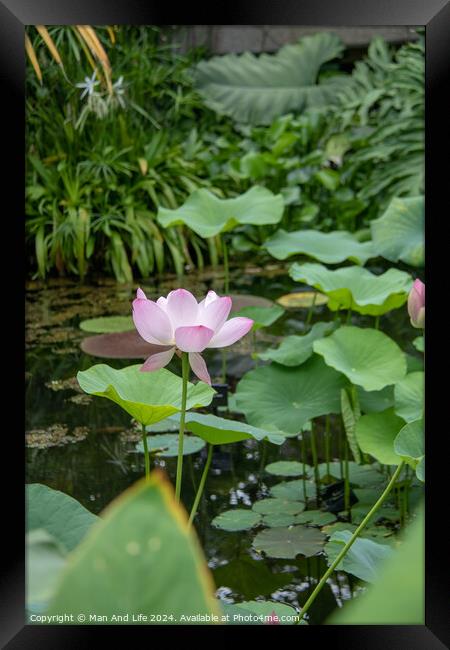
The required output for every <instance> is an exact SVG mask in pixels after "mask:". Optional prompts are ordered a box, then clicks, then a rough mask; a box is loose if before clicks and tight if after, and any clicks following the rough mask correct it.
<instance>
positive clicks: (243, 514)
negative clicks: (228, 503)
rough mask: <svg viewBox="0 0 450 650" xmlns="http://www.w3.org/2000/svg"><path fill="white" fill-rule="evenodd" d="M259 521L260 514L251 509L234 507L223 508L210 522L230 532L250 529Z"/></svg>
mask: <svg viewBox="0 0 450 650" xmlns="http://www.w3.org/2000/svg"><path fill="white" fill-rule="evenodd" d="M260 521H261V515H260V514H258V513H257V512H254V511H253V510H244V509H243V508H236V509H235V510H225V512H222V513H221V514H220V515H218V516H217V517H214V519H213V520H212V522H211V524H212V525H213V526H215V527H216V528H221V529H222V530H227V531H230V532H233V531H238V530H250V528H253V527H254V526H257V525H258V524H259V523H260Z"/></svg>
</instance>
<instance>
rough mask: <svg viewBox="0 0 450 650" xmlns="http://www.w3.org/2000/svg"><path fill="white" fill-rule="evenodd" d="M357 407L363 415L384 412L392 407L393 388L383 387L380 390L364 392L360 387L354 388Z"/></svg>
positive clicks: (391, 386)
mask: <svg viewBox="0 0 450 650" xmlns="http://www.w3.org/2000/svg"><path fill="white" fill-rule="evenodd" d="M356 394H357V396H358V402H359V406H360V408H361V411H362V412H363V413H372V412H378V411H385V410H386V409H388V408H390V407H391V406H394V386H393V385H390V386H385V387H384V388H382V389H381V390H370V391H368V390H364V388H362V386H357V387H356Z"/></svg>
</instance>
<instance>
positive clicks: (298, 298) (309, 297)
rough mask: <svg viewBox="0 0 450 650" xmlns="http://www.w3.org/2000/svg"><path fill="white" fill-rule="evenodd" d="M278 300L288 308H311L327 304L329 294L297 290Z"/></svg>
mask: <svg viewBox="0 0 450 650" xmlns="http://www.w3.org/2000/svg"><path fill="white" fill-rule="evenodd" d="M277 302H278V303H279V304H280V305H281V306H282V307H285V308H286V309H309V307H312V306H315V307H320V306H321V305H326V304H327V302H328V296H325V295H324V294H323V293H319V292H318V291H295V292H293V293H287V294H286V295H285V296H280V297H279V298H277Z"/></svg>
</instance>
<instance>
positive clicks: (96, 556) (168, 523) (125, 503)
mask: <svg viewBox="0 0 450 650" xmlns="http://www.w3.org/2000/svg"><path fill="white" fill-rule="evenodd" d="M149 584H151V589H150V588H149V586H148V585H149ZM170 584H176V585H177V588H176V589H168V588H167V585H170ZM213 592H214V586H213V582H212V579H211V577H210V574H209V571H208V568H207V565H206V561H205V559H204V557H203V554H202V551H201V549H200V545H199V543H198V541H197V539H196V537H195V535H194V534H193V532H192V531H189V530H188V527H187V516H186V514H185V513H184V511H183V510H181V508H180V506H178V505H177V504H176V503H175V500H174V496H173V492H172V488H171V487H170V485H169V484H168V483H167V482H166V481H165V480H164V479H163V477H162V474H161V473H160V472H157V471H155V472H153V474H152V476H151V477H150V479H149V480H145V479H142V480H141V481H139V482H138V483H136V484H135V485H134V486H132V487H131V488H129V489H128V490H126V492H124V493H123V494H121V495H120V497H119V498H118V499H116V500H115V501H113V503H112V504H111V505H110V506H108V508H107V509H106V510H105V512H104V513H102V517H101V519H100V520H99V522H98V523H97V524H96V525H95V527H94V528H93V529H92V531H91V532H90V533H89V534H88V536H87V537H86V539H85V540H84V541H83V542H82V543H81V544H80V546H79V547H78V548H77V550H76V551H75V552H74V553H73V555H72V556H71V558H70V560H69V562H68V564H67V566H66V568H65V569H64V571H63V573H62V576H61V581H60V582H59V586H58V589H57V591H56V594H55V596H54V598H53V600H52V602H51V604H50V607H49V609H48V612H47V613H48V614H50V615H52V614H73V615H74V617H75V620H76V617H77V616H78V615H80V614H86V612H92V613H95V614H96V615H97V616H106V617H107V618H106V619H104V620H107V621H108V622H110V623H111V616H112V615H113V614H115V615H117V614H119V615H124V614H129V616H130V617H131V616H132V615H139V614H140V615H142V614H143V613H151V614H156V615H158V614H161V615H163V616H164V615H167V614H168V613H170V614H172V615H173V616H174V617H175V619H176V620H178V621H179V620H180V616H181V615H185V616H194V615H198V614H200V615H205V614H216V615H220V610H219V607H218V604H217V601H216V600H215V598H214V596H213ZM137 622H138V623H141V624H144V625H145V624H147V625H148V621H145V620H141V621H137ZM163 622H164V621H163ZM86 623H92V621H89V619H86ZM167 623H168V624H171V621H170V620H168V621H167Z"/></svg>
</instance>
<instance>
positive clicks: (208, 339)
mask: <svg viewBox="0 0 450 650" xmlns="http://www.w3.org/2000/svg"><path fill="white" fill-rule="evenodd" d="M230 309H231V298H230V297H228V296H224V297H222V298H220V297H219V296H218V295H217V294H216V293H215V292H214V291H208V294H207V296H206V298H204V299H203V300H202V301H201V302H200V303H198V302H197V300H196V299H195V298H194V296H193V295H192V293H190V292H189V291H186V289H176V290H175V291H171V292H170V293H169V295H168V296H167V298H164V297H161V298H158V300H157V301H156V302H153V301H152V300H148V299H147V296H146V295H145V293H144V292H143V291H142V289H138V290H137V292H136V299H135V300H133V321H134V324H135V326H136V329H137V331H138V332H139V334H140V335H141V336H142V338H143V339H145V340H146V341H147V342H148V343H154V344H157V345H161V346H166V349H165V350H163V351H162V352H158V353H156V354H152V355H151V356H150V357H149V358H148V359H147V360H146V362H145V363H144V365H143V366H142V368H141V370H143V371H150V372H151V371H153V370H159V369H160V368H163V367H164V366H166V365H167V364H168V363H169V361H170V360H171V359H172V357H173V355H174V353H175V352H177V354H180V353H181V352H188V353H189V365H190V366H191V368H192V371H193V372H194V374H195V375H197V377H198V378H199V379H201V380H202V381H204V382H206V383H207V384H209V385H211V379H210V376H209V373H208V370H207V368H206V363H205V361H204V359H203V357H202V356H201V354H200V352H202V351H203V350H204V349H205V348H224V347H227V346H228V345H232V344H233V343H235V342H236V341H238V340H239V339H240V338H242V337H243V336H244V335H245V334H247V332H248V331H249V330H250V328H251V327H252V325H253V321H252V320H251V319H250V318H243V317H236V318H231V319H230V320H229V321H227V318H228V314H229V313H230Z"/></svg>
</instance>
